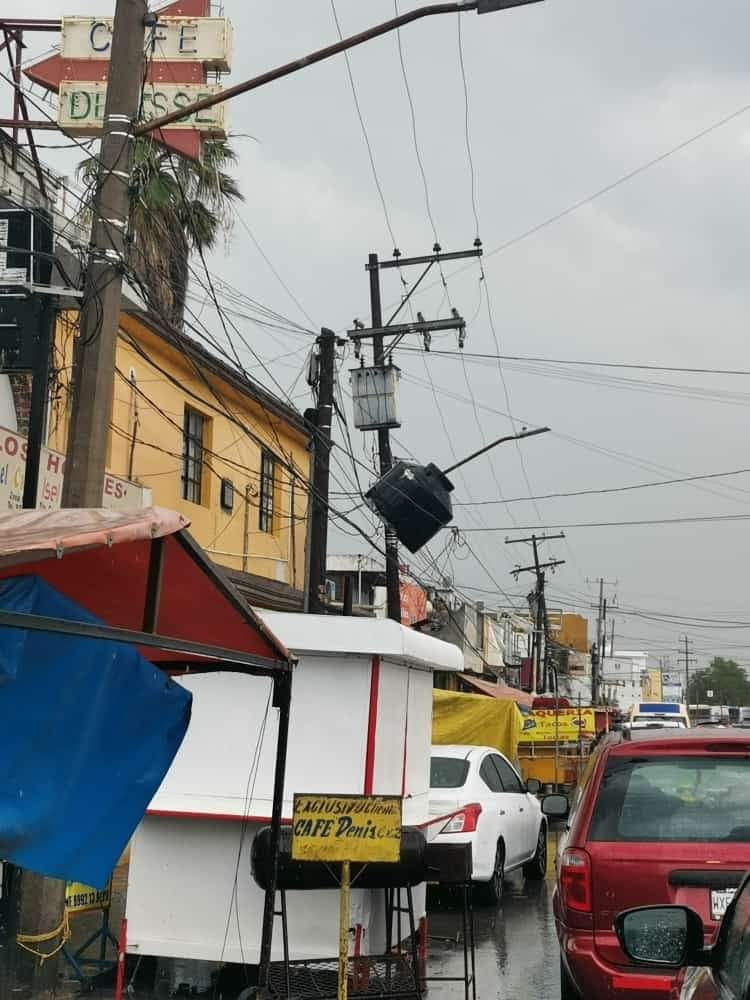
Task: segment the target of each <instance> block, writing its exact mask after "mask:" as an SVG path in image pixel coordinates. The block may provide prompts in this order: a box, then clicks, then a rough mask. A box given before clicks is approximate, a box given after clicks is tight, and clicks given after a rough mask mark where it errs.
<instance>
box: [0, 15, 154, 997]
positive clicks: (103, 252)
mask: <svg viewBox="0 0 750 1000" xmlns="http://www.w3.org/2000/svg"><path fill="white" fill-rule="evenodd" d="M147 13H148V8H147V5H146V0H117V4H116V9H115V17H114V25H113V32H112V49H111V59H110V64H109V72H108V82H107V98H106V104H105V111H104V132H103V137H102V143H101V152H100V159H99V171H98V175H97V188H96V195H95V198H94V211H93V226H92V233H91V247H90V251H89V259H88V262H87V267H86V281H85V286H84V294H83V299H82V305H81V312H80V330H79V335H78V338H77V342H76V346H75V349H74V360H73V373H72V382H71V393H72V398H71V410H70V422H69V425H68V441H67V454H66V468H65V479H64V484H63V495H62V506H63V507H100V506H101V504H102V489H103V484H104V473H105V461H106V454H107V444H108V439H109V433H110V420H111V413H112V397H113V392H114V374H115V347H116V343H117V330H118V324H119V318H120V298H121V288H122V271H123V253H124V249H125V232H126V228H127V223H128V212H129V184H130V167H131V162H132V153H133V135H132V129H133V128H134V126H135V119H136V117H137V115H138V107H139V101H140V93H141V85H142V80H143V48H144V32H145V18H146V16H147ZM40 340H41V341H42V342H43V341H44V340H46V337H40ZM43 349H44V345H43V343H41V344H40V352H41V351H42V350H43ZM39 362H40V368H41V354H40V357H39ZM35 375H36V377H35V379H34V383H35V384H34V390H35V395H36V403H37V405H36V414H37V417H38V413H39V411H40V397H39V393H45V394H46V390H47V386H46V380H45V384H44V385H42V379H41V378H40V377H39V373H38V372H37V373H35ZM37 383H39V384H38V386H37ZM31 430H32V432H33V435H34V438H35V439H36V438H39V440H38V441H30V444H32V445H33V446H34V449H35V450H36V451H37V453H38V450H39V447H37V446H40V445H41V440H40V438H41V430H40V427H39V424H38V420H37V422H35V424H34V426H33V427H32V428H31ZM30 437H31V435H30ZM33 465H34V463H33V462H30V463H29V470H28V472H29V482H28V488H27V490H26V491H25V496H24V505H25V506H26V505H27V504H28V503H29V502H30V500H31V490H32V487H33V486H34V484H33V479H34V478H35V477H34V469H33ZM36 465H37V466H38V459H37V462H36ZM37 474H38V471H37ZM6 874H7V877H6V878H4V880H3V889H4V890H7V892H8V893H9V895H8V896H7V897H6V898H5V899H4V901H3V910H4V912H5V914H7V915H8V916H7V917H6V918H5V919H4V921H3V923H4V925H5V926H4V929H5V931H6V934H7V932H8V931H11V932H12V930H13V928H14V926H16V923H15V918H16V914H20V926H21V929H22V930H23V932H24V933H26V934H44V933H48V932H49V931H50V930H52V929H54V928H56V927H58V926H60V924H61V921H62V916H63V911H64V907H65V882H64V881H63V880H62V879H52V878H45V877H43V876H41V875H38V874H36V873H35V872H30V871H21V870H14V869H13V868H12V867H10V866H9V870H8V872H7V873H6ZM4 943H5V942H4ZM5 944H6V947H5V948H3V949H2V952H0V962H3V963H4V964H6V965H8V964H9V965H10V970H9V971H7V972H6V973H5V978H6V982H7V980H8V978H11V979H12V980H15V982H14V984H13V985H14V987H15V986H16V984H17V983H18V981H19V980H23V985H25V986H26V987H28V986H30V988H31V996H32V997H37V996H46V995H51V991H52V990H53V989H54V988H55V984H56V975H57V962H56V960H50V961H48V962H44V963H42V964H41V965H40V964H39V962H38V960H36V959H34V958H33V957H32V956H31V955H25V954H23V955H20V954H19V955H18V956H17V955H16V949H15V948H14V947H13V945H14V944H15V942H14V941H13V940H12V939H11V940H10V941H7V943H5ZM53 944H54V942H53ZM9 945H10V946H9ZM27 959H28V961H27ZM2 976H3V974H2V973H0V981H1V980H2ZM4 995H5V994H4ZM8 995H9V996H10V995H12V994H11V993H10V992H9V993H8Z"/></svg>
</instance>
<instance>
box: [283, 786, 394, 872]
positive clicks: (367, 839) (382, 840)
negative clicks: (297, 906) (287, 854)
mask: <svg viewBox="0 0 750 1000" xmlns="http://www.w3.org/2000/svg"><path fill="white" fill-rule="evenodd" d="M400 851H401V799H400V798H397V797H396V796H383V795H371V796H364V795H316V794H305V795H295V796H294V818H293V820H292V857H293V858H294V859H295V861H361V862H374V861H398V859H399V855H400Z"/></svg>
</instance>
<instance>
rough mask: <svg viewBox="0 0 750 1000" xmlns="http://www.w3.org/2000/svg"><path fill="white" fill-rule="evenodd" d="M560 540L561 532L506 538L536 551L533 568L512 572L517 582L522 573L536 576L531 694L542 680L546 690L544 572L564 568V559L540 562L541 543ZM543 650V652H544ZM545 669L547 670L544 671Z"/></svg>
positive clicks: (524, 567)
mask: <svg viewBox="0 0 750 1000" xmlns="http://www.w3.org/2000/svg"><path fill="white" fill-rule="evenodd" d="M558 538H565V534H564V533H563V532H561V533H560V534H559V535H532V536H531V537H530V538H506V539H505V544H506V545H517V544H518V543H519V542H527V543H531V546H532V548H533V551H534V563H533V565H531V566H516V568H515V569H514V570H511V576H513V577H514V578H515V579H516V580H517V579H518V577H519V574H521V573H534V574H535V576H536V587H535V589H534V591H533V601H534V641H533V645H532V655H531V693H532V694H537V688H538V686H539V682H540V679H541V683H542V688H546V665H547V639H548V636H549V622H548V619H547V605H546V601H545V597H544V581H545V576H544V570H546V569H551V570H552V571H553V572H554V571H555V569H556V567H557V566H562V565H563V564H564V562H565V560H564V559H552V560H550V561H549V562H546V563H540V562H539V543H540V542H550V541H553V540H555V539H558ZM542 650H543V652H542ZM543 667H544V668H545V669H543Z"/></svg>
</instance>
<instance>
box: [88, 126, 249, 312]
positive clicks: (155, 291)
mask: <svg viewBox="0 0 750 1000" xmlns="http://www.w3.org/2000/svg"><path fill="white" fill-rule="evenodd" d="M236 162H237V156H236V154H235V152H234V150H233V149H232V148H231V147H230V146H229V145H227V143H226V142H206V143H204V145H203V154H202V156H201V159H200V160H191V159H188V158H186V157H184V156H180V155H179V154H177V153H173V152H171V151H170V150H167V149H165V148H164V147H163V146H161V145H157V144H156V143H154V142H152V141H151V140H150V139H137V140H136V142H135V147H134V150H133V168H132V171H131V181H130V236H131V243H130V247H129V250H128V259H127V264H128V267H129V268H130V270H131V271H132V272H134V273H135V275H136V276H137V278H138V279H139V284H140V286H141V289H140V290H141V291H143V293H144V295H145V298H146V304H147V305H148V307H149V309H152V310H153V311H154V312H155V313H157V314H158V315H160V316H162V317H163V318H164V319H166V320H167V322H169V323H170V324H172V325H173V326H178V327H179V326H180V325H181V324H182V319H183V314H184V311H185V299H186V295H187V286H188V277H189V263H188V261H189V257H190V252H191V250H196V251H198V252H200V253H204V252H205V251H206V250H211V249H212V248H213V247H214V246H215V245H216V243H217V241H218V239H219V237H220V236H221V235H222V234H223V235H228V233H229V232H230V231H231V228H232V205H233V203H234V202H237V201H242V200H244V199H243V195H242V192H241V191H240V189H239V187H238V185H237V182H236V181H235V179H234V178H233V177H232V176H231V174H229V173H228V172H227V169H226V168H227V167H229V166H231V165H232V164H235V163H236ZM96 171H97V162H96V160H95V159H89V160H86V161H84V162H83V163H82V164H81V165H80V166H79V169H78V174H79V177H80V178H81V179H82V180H83V181H84V182H85V184H86V188H87V192H88V195H87V198H86V200H85V202H86V203H85V211H87V212H89V213H90V211H91V206H92V203H93V194H94V190H95V185H96Z"/></svg>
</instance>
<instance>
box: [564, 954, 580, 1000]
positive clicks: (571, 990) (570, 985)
mask: <svg viewBox="0 0 750 1000" xmlns="http://www.w3.org/2000/svg"><path fill="white" fill-rule="evenodd" d="M560 1000H582V998H581V994H580V993H579V992H578V990H577V989H576V987H575V983H574V982H573V980H572V979H571V978H570V973H569V972H568V970H567V968H566V967H565V962H563V960H562V958H561V959H560Z"/></svg>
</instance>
